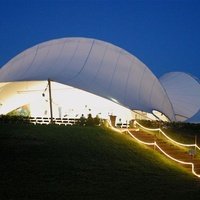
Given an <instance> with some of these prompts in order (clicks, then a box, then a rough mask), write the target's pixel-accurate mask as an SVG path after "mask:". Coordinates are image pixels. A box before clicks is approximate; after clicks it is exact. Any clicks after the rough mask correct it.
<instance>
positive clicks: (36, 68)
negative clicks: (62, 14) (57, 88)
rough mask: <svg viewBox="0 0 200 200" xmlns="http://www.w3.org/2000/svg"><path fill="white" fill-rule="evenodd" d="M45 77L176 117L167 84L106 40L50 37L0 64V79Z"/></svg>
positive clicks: (145, 109) (143, 109) (139, 107)
mask: <svg viewBox="0 0 200 200" xmlns="http://www.w3.org/2000/svg"><path fill="white" fill-rule="evenodd" d="M47 79H51V80H53V81H56V82H59V83H63V84H66V85H69V86H73V87H77V88H79V89H82V90H85V91H88V92H91V93H94V94H96V95H99V96H102V97H104V98H107V99H110V100H112V101H114V102H118V103H119V104H121V105H124V106H125V107H127V108H130V109H137V110H142V111H145V112H152V110H158V111H160V112H162V113H164V114H165V115H166V116H167V117H168V118H169V119H170V120H172V121H174V120H175V117H174V111H173V107H172V105H171V103H170V101H169V98H168V96H167V94H166V92H165V90H164V89H163V87H162V86H161V84H160V82H159V80H158V79H157V78H156V77H155V76H154V74H153V73H152V72H151V71H150V70H149V69H148V67H146V66H145V65H144V64H143V63H142V62H141V61H139V60H138V59H137V58H136V57H135V56H133V55H131V54H130V53H128V52H127V51H125V50H123V49H121V48H119V47H117V46H114V45H112V44H110V43H107V42H103V41H99V40H96V39H87V38H63V39H56V40H51V41H48V42H44V43H41V44H38V45H36V46H34V47H32V48H29V49H27V50H25V51H23V52H22V53H20V54H19V55H17V56H16V57H14V58H13V59H12V60H10V61H9V62H8V63H7V64H6V65H4V66H3V68H1V69H0V82H12V81H32V80H47Z"/></svg>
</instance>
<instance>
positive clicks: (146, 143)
mask: <svg viewBox="0 0 200 200" xmlns="http://www.w3.org/2000/svg"><path fill="white" fill-rule="evenodd" d="M125 131H127V132H128V133H129V135H130V136H131V137H133V138H134V139H135V140H136V141H137V142H139V143H142V144H145V145H149V146H156V147H157V148H158V149H159V150H160V151H161V152H162V153H163V154H164V155H165V156H166V157H168V158H170V159H171V160H173V161H175V162H178V163H180V164H183V165H191V167H192V173H193V174H194V175H195V176H197V177H198V178H200V174H197V173H196V172H195V170H194V163H192V162H184V161H181V160H178V159H176V158H173V157H172V156H170V155H169V154H168V153H166V152H165V151H164V150H163V149H162V148H161V147H160V146H159V145H158V144H157V143H156V142H143V141H141V140H139V139H138V138H137V137H135V136H134V135H133V134H132V133H131V132H130V131H129V130H128V129H126V130H123V131H122V132H125Z"/></svg>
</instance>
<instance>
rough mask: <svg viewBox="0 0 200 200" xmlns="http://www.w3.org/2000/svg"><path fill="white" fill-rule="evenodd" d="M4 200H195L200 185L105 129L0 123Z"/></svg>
mask: <svg viewBox="0 0 200 200" xmlns="http://www.w3.org/2000/svg"><path fill="white" fill-rule="evenodd" d="M0 160H1V161H0V199H1V200H4V199H10V200H11V199H12V200H16V199H18V200H29V199H31V200H36V199H37V200H40V199H44V200H46V199H47V200H51V199H52V200H61V199H87V200H89V199H195V198H199V197H200V189H199V188H200V180H199V179H198V180H197V179H196V178H195V177H194V176H192V175H190V174H189V173H187V172H186V171H184V169H183V168H181V167H179V166H177V165H176V164H175V163H173V162H171V161H168V160H166V159H165V158H164V157H163V156H161V155H160V154H159V153H156V152H154V151H153V150H151V149H148V148H144V146H141V145H139V144H137V143H136V142H135V141H134V140H133V139H131V138H130V137H129V136H127V135H124V134H119V133H116V132H113V131H111V130H108V129H106V128H100V127H62V126H42V125H38V126H34V125H15V124H13V125H11V124H0Z"/></svg>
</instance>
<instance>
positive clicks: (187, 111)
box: [160, 72, 200, 121]
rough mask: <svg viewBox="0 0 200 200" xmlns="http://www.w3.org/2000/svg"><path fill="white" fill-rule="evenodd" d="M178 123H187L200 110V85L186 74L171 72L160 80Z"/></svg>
mask: <svg viewBox="0 0 200 200" xmlns="http://www.w3.org/2000/svg"><path fill="white" fill-rule="evenodd" d="M160 82H161V83H162V85H163V87H164V88H165V90H166V92H167V94H168V96H169V99H170V101H171V102H172V105H173V109H174V112H175V117H176V120H177V121H185V120H187V119H189V118H191V117H192V116H193V115H195V114H196V113H197V112H198V111H199V110H200V84H199V82H198V80H197V79H195V78H194V77H192V76H191V75H189V74H186V73H184V72H170V73H167V74H165V75H163V76H162V77H161V78H160Z"/></svg>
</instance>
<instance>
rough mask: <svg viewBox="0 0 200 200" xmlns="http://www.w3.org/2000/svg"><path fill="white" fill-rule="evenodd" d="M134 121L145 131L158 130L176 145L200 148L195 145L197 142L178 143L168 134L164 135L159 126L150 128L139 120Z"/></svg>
mask: <svg viewBox="0 0 200 200" xmlns="http://www.w3.org/2000/svg"><path fill="white" fill-rule="evenodd" d="M135 123H136V124H137V125H138V126H140V127H141V128H143V129H144V130H147V131H159V132H160V133H162V134H163V135H164V136H165V137H166V138H167V139H168V140H170V141H171V142H173V143H175V144H177V145H180V146H184V147H196V148H197V149H198V150H200V147H199V146H198V145H197V144H184V143H180V142H177V141H175V140H173V139H172V138H170V137H169V136H168V135H166V134H165V133H164V132H163V131H162V130H161V129H160V128H155V129H152V128H147V127H144V126H143V125H141V124H140V123H139V122H137V121H135Z"/></svg>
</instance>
